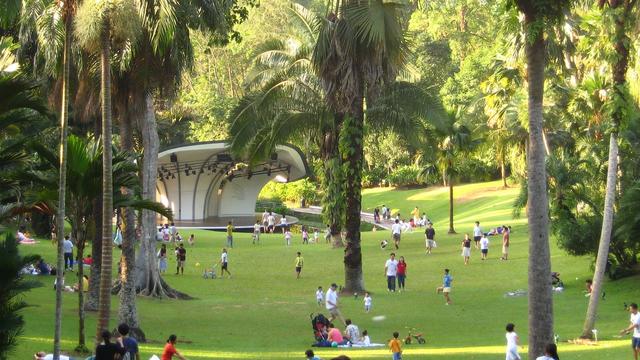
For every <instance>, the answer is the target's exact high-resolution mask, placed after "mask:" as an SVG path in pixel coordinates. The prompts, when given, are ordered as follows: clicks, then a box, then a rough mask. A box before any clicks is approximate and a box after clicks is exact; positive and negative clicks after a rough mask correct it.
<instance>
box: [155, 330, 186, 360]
mask: <svg viewBox="0 0 640 360" xmlns="http://www.w3.org/2000/svg"><path fill="white" fill-rule="evenodd" d="M177 342H178V337H177V336H175V335H173V334H171V335H170V336H169V339H167V343H166V344H165V345H164V349H163V350H162V356H161V357H160V360H172V359H173V356H174V355H175V356H176V357H177V358H178V359H180V360H186V358H185V357H184V356H182V354H180V352H178V350H177V349H176V343H177Z"/></svg>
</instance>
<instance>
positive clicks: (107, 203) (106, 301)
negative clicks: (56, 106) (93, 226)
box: [96, 15, 113, 340]
mask: <svg viewBox="0 0 640 360" xmlns="http://www.w3.org/2000/svg"><path fill="white" fill-rule="evenodd" d="M109 33H110V23H109V16H108V15H107V16H106V18H105V19H104V24H103V25H102V30H101V33H100V47H101V52H100V65H101V81H100V93H101V97H102V99H101V100H102V101H101V102H102V144H103V150H102V268H101V271H100V295H99V305H98V322H97V327H96V340H98V339H100V333H101V332H102V331H104V330H109V316H110V313H111V271H112V262H113V257H112V255H113V247H112V245H111V238H112V233H113V229H112V225H113V224H112V222H113V181H112V174H111V162H112V154H111V68H110V59H109V58H110V52H111V51H110V50H111V49H110V46H111V44H110V39H109Z"/></svg>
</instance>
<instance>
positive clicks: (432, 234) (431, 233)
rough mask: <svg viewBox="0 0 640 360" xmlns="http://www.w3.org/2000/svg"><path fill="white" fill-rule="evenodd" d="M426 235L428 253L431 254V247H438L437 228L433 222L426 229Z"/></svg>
mask: <svg viewBox="0 0 640 360" xmlns="http://www.w3.org/2000/svg"><path fill="white" fill-rule="evenodd" d="M424 237H425V238H426V245H427V254H429V255H430V254H431V249H433V248H434V247H436V230H435V229H434V228H433V224H432V223H428V224H427V228H426V229H425V230H424Z"/></svg>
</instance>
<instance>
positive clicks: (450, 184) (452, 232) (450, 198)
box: [447, 175, 456, 234]
mask: <svg viewBox="0 0 640 360" xmlns="http://www.w3.org/2000/svg"><path fill="white" fill-rule="evenodd" d="M447 182H448V183H449V231H448V232H447V233H449V234H455V233H456V230H455V229H454V228H453V181H451V175H449V176H448V178H447Z"/></svg>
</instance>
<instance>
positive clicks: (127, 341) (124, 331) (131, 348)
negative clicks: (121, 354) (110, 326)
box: [118, 323, 140, 360]
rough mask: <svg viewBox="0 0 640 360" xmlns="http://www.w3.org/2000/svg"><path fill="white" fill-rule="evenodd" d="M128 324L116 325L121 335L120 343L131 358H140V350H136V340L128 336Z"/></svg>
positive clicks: (132, 359)
mask: <svg viewBox="0 0 640 360" xmlns="http://www.w3.org/2000/svg"><path fill="white" fill-rule="evenodd" d="M129 330H130V329H129V325H127V324H124V323H122V324H120V325H118V332H119V333H120V335H122V345H123V347H124V349H125V351H126V352H128V353H129V358H130V359H131V360H140V352H139V351H138V341H137V340H136V339H134V338H132V337H130V336H129Z"/></svg>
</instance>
